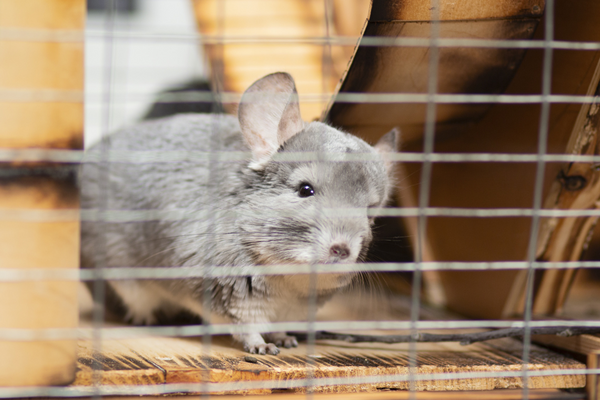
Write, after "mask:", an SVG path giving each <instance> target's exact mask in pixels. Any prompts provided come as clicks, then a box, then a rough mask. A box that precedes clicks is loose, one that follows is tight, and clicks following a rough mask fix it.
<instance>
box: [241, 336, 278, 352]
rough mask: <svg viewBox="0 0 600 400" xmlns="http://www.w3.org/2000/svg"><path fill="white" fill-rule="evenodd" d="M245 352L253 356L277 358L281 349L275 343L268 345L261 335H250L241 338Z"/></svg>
mask: <svg viewBox="0 0 600 400" xmlns="http://www.w3.org/2000/svg"><path fill="white" fill-rule="evenodd" d="M241 341H242V343H243V344H244V350H246V351H247V352H248V353H252V354H271V355H274V356H276V355H277V354H279V349H278V348H277V346H275V344H273V343H266V342H265V340H264V339H263V337H262V336H261V334H260V333H250V334H246V335H244V336H243V337H241Z"/></svg>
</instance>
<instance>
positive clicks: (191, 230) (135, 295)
mask: <svg viewBox="0 0 600 400" xmlns="http://www.w3.org/2000/svg"><path fill="white" fill-rule="evenodd" d="M398 136H399V134H398V132H397V131H396V130H393V131H391V132H389V133H388V134H386V135H385V136H384V137H383V138H382V139H381V140H380V141H379V142H378V143H377V144H376V145H375V146H370V145H369V144H367V143H366V142H364V141H363V140H361V139H359V138H357V137H355V136H352V135H350V134H348V133H345V132H342V131H340V130H337V129H334V128H332V127H331V126H328V125H326V124H324V123H321V122H310V123H306V122H304V121H303V120H302V118H301V116H300V109H299V105H298V95H297V92H296V87H295V84H294V80H293V79H292V77H291V76H290V75H288V74H286V73H274V74H271V75H267V76H265V77H264V78H262V79H260V80H258V81H256V82H255V83H254V84H253V85H252V86H250V87H249V88H248V89H247V90H246V92H245V93H244V95H243V96H242V99H241V102H240V104H239V108H238V117H237V118H236V117H235V116H232V115H225V114H180V115H176V116H172V117H168V118H163V119H158V120H151V121H145V122H141V123H139V124H137V125H135V126H132V127H129V128H126V129H123V130H121V131H118V132H116V133H114V134H112V135H110V136H108V137H107V138H105V139H104V140H103V141H102V142H101V143H100V144H98V145H96V146H93V147H92V148H91V149H90V150H89V152H88V157H89V156H95V159H98V156H101V155H102V154H105V155H106V154H114V153H118V152H122V153H123V152H128V151H135V152H136V153H135V154H141V155H143V154H150V153H144V152H154V154H156V153H159V154H161V155H165V157H166V158H168V155H169V154H179V155H182V154H188V155H190V156H189V157H188V158H187V159H184V160H181V159H179V160H177V161H169V160H168V159H165V160H162V161H160V160H155V161H148V160H146V161H145V162H118V161H116V162H111V163H110V164H103V163H98V162H84V163H83V165H82V168H81V171H80V184H81V196H82V209H84V210H85V209H96V210H109V211H111V210H112V211H122V210H126V211H129V212H131V211H141V210H146V211H148V210H160V211H161V212H163V213H167V214H168V213H169V212H173V213H175V214H177V212H180V213H181V212H188V213H189V215H190V217H189V218H170V217H168V216H167V217H164V216H163V217H158V216H157V217H151V216H146V217H145V218H140V219H142V220H140V221H137V220H136V221H129V222H116V221H115V222H111V220H110V218H103V219H99V220H98V221H93V220H86V221H84V222H83V223H82V265H83V266H84V267H86V268H93V267H94V266H95V265H101V266H104V267H107V268H111V267H169V268H182V267H203V271H205V277H204V278H199V277H198V275H196V277H190V278H185V279H184V278H176V279H175V278H172V279H145V280H134V279H125V280H112V281H109V282H108V286H109V288H108V289H109V291H110V292H111V293H114V294H116V296H117V297H118V298H119V299H120V303H121V305H122V306H124V308H125V311H126V317H127V319H128V320H129V321H130V322H133V323H136V324H153V323H155V322H156V316H157V315H158V314H159V313H160V314H161V315H164V314H166V315H169V314H174V313H176V312H180V311H181V310H186V311H187V312H191V313H192V314H194V315H197V316H203V317H204V318H205V319H209V320H210V321H211V322H213V323H220V322H229V323H234V324H240V325H244V324H254V325H252V326H254V327H256V326H260V325H261V324H268V323H270V322H276V321H281V320H286V319H289V318H292V319H293V320H299V319H302V318H306V315H307V309H308V304H309V299H310V297H311V296H312V295H314V296H315V298H316V303H317V304H321V303H322V302H323V301H325V300H326V299H327V298H328V297H330V296H331V295H332V294H333V293H334V292H335V291H337V290H339V289H341V288H343V287H346V286H348V285H349V284H350V283H351V282H352V280H353V278H354V277H356V276H357V274H358V273H359V269H356V271H354V269H353V268H351V267H349V268H346V270H350V271H354V272H328V273H318V274H317V275H312V278H311V275H310V274H306V273H303V274H302V273H299V274H290V273H289V271H290V269H289V267H292V269H291V270H292V271H293V266H294V265H300V264H302V265H305V266H306V265H315V264H342V263H346V264H355V263H357V262H358V261H361V260H363V259H364V256H365V254H366V252H367V249H368V246H369V243H370V242H371V240H372V232H371V226H372V224H373V218H372V217H370V215H369V213H368V210H369V209H377V208H380V207H383V206H384V205H385V204H386V201H387V200H388V197H389V195H390V192H391V190H392V180H393V176H392V175H393V174H392V170H393V168H392V166H393V163H392V162H390V161H389V160H388V157H387V155H389V154H390V153H391V152H394V151H395V149H396V147H397V143H398V140H399V139H398ZM198 152H199V153H202V154H208V155H207V157H204V158H200V157H193V154H198ZM232 152H233V153H232ZM244 152H245V153H244ZM94 153H95V154H94ZM228 154H229V155H231V154H242V155H243V154H248V156H247V157H246V158H245V159H243V157H242V158H237V159H235V158H229V159H227V157H226V156H227V155H228ZM302 155H312V159H311V158H310V157H308V158H305V161H303V160H302V157H301V156H302ZM285 156H292V158H293V159H292V160H290V159H288V160H287V161H286V160H285ZM334 156H335V157H337V161H333V160H331V159H332V158H333V157H334ZM353 156H354V158H352V157H353ZM328 157H329V159H330V160H328ZM351 158H352V159H351ZM90 159H91V158H90ZM341 159H343V160H342V161H340V160H341ZM335 210H338V212H337V213H335V212H334V213H332V211H335ZM340 210H342V212H339V211H340ZM343 210H349V211H343ZM148 212H149V211H148ZM107 213H108V211H107ZM106 215H109V214H106ZM261 265H278V266H281V268H288V269H287V272H288V274H283V273H282V274H277V275H264V274H258V273H257V271H259V270H260V266H261ZM223 267H238V268H239V269H240V270H241V271H242V274H239V273H238V274H235V276H231V275H230V276H224V274H217V273H218V271H219V268H223ZM304 271H306V269H304ZM211 274H212V275H219V276H213V277H210V275H211ZM241 275H243V276H241ZM207 290H208V294H206V293H207V292H206V291H207ZM207 304H208V305H209V306H210V310H205V309H203V308H205V307H203V306H204V305H207ZM252 326H245V327H244V328H243V329H242V333H238V334H235V335H234V337H235V338H236V339H237V340H239V341H241V342H242V344H243V347H244V349H245V350H246V351H248V352H250V353H258V354H278V353H279V349H278V347H277V346H284V347H291V346H297V341H296V338H295V337H293V336H289V335H287V334H286V333H285V332H262V331H260V330H259V329H258V328H253V327H252Z"/></svg>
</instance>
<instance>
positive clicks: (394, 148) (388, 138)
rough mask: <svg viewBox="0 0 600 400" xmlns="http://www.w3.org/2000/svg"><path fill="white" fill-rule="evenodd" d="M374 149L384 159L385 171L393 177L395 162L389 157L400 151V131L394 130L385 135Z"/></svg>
mask: <svg viewBox="0 0 600 400" xmlns="http://www.w3.org/2000/svg"><path fill="white" fill-rule="evenodd" d="M373 147H374V148H375V150H377V152H378V153H379V154H381V156H382V157H383V161H384V163H385V169H386V170H387V172H388V175H391V174H392V173H393V170H394V162H393V161H392V160H391V159H390V157H388V156H389V154H391V153H396V152H398V151H400V129H398V128H394V129H392V130H391V131H389V132H388V133H386V134H385V135H383V136H382V137H381V139H379V141H378V142H377V144H375V146H373Z"/></svg>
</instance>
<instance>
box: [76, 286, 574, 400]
mask: <svg viewBox="0 0 600 400" xmlns="http://www.w3.org/2000/svg"><path fill="white" fill-rule="evenodd" d="M353 302H356V303H359V304H353ZM373 304H375V305H378V306H377V307H375V309H373V308H371V310H370V311H369V310H368V308H369V307H367V308H365V307H364V302H363V301H361V300H356V297H355V296H342V297H340V298H338V299H337V301H334V302H332V303H331V304H329V305H327V306H326V307H325V309H324V310H323V312H322V313H321V319H328V320H331V319H345V318H349V317H357V316H360V315H362V317H363V319H371V320H381V319H388V320H390V319H396V320H398V319H406V316H407V311H408V307H407V305H408V302H407V301H405V300H403V299H386V300H385V301H375V302H374V303H373ZM382 304H387V305H388V306H387V307H383V306H381V305H382ZM343 310H351V311H352V312H351V313H349V312H347V311H343ZM352 313H354V315H351V314H352ZM386 316H387V318H386ZM444 316H445V317H444ZM443 318H445V319H447V318H452V316H449V315H447V314H445V313H439V312H437V311H435V310H433V311H432V310H424V312H423V315H422V319H443ZM354 319H360V318H354ZM84 323H85V321H84ZM379 333H383V332H379ZM387 333H391V332H389V331H388V332H387ZM207 350H208V352H207V351H206V350H205V347H204V346H203V344H202V338H158V337H140V338H134V339H121V340H105V341H103V342H102V343H101V351H100V352H95V351H94V348H93V345H92V343H91V342H85V341H82V342H80V343H79V365H78V367H79V370H78V372H77V378H76V381H75V382H74V383H73V386H88V385H92V384H93V383H94V382H95V379H99V381H100V382H101V384H102V385H110V386H111V388H112V389H113V392H115V394H119V393H121V392H120V391H119V390H116V391H115V390H114V389H117V388H118V387H119V386H122V387H123V392H122V393H121V394H128V393H131V392H130V389H129V388H126V386H130V385H164V384H182V383H183V384H186V383H187V384H198V386H197V391H198V392H200V391H210V392H212V393H236V394H267V393H279V392H282V388H285V389H284V390H283V391H285V392H286V393H290V392H304V391H305V387H304V383H303V382H302V381H298V380H305V379H306V378H307V377H309V376H307V366H308V365H311V366H312V368H313V370H312V371H313V372H312V374H313V375H312V376H313V377H314V378H315V379H316V381H314V383H315V386H314V391H315V392H316V393H350V392H381V391H389V390H397V389H400V390H407V389H409V388H410V384H411V382H410V381H409V380H408V376H409V374H408V368H409V355H410V350H409V345H408V344H395V345H387V344H375V343H367V344H347V343H341V342H334V341H320V342H318V344H317V345H316V346H315V347H314V349H311V350H309V349H308V347H307V346H306V345H305V344H301V345H300V347H298V348H295V349H282V351H281V353H280V354H279V355H278V356H250V355H249V354H247V353H245V352H244V351H243V350H242V349H241V348H240V346H239V344H236V343H234V342H233V341H232V339H231V338H230V337H228V336H220V337H215V338H214V339H213V342H212V344H211V345H210V348H209V349H207ZM521 355H522V345H521V343H520V342H519V341H517V340H514V339H499V340H494V341H490V342H487V343H477V344H472V345H469V346H461V345H460V344H458V343H423V344H419V345H418V346H417V366H418V368H417V370H416V371H415V375H413V376H414V378H415V379H414V381H413V384H414V389H416V390H419V391H474V390H477V391H484V390H485V391H487V390H494V389H519V388H522V387H523V381H522V378H521V376H520V371H521V370H522V357H521ZM94 365H96V366H97V367H96V368H98V366H99V367H100V368H101V374H99V376H97V377H94V370H93V368H94ZM584 368H585V365H584V364H581V363H579V362H577V361H575V360H573V359H570V358H568V357H565V356H562V355H559V354H557V353H554V352H552V351H549V350H546V349H543V348H541V347H537V346H533V347H532V352H531V356H530V360H529V364H528V369H529V370H531V371H556V374H550V375H547V376H540V377H530V380H529V388H531V389H555V388H581V387H583V386H584V385H585V375H580V374H578V375H563V374H562V373H561V372H560V371H561V370H568V369H584ZM438 373H461V375H462V376H461V377H460V379H448V378H447V377H444V378H446V379H430V378H431V377H426V376H425V375H428V374H438ZM482 373H483V374H484V373H490V374H489V376H478V374H479V375H481V374H482ZM502 373H505V374H506V373H508V374H511V375H512V376H500V375H498V374H502ZM494 374H496V375H494ZM390 376H391V378H390ZM328 378H333V380H335V379H338V381H337V382H332V381H330V382H329V384H327V382H326V383H325V384H323V383H322V382H321V383H319V381H318V380H319V379H328ZM201 382H210V383H211V384H221V383H222V384H231V383H239V382H252V384H254V385H255V386H253V387H252V388H247V387H246V388H238V390H235V388H230V389H229V390H224V388H223V387H222V386H218V385H212V386H210V387H208V386H206V385H205V386H202V385H201V384H200V383H201ZM162 387H163V386H157V388H162ZM194 391H195V389H194ZM517 392H518V391H514V393H517ZM480 393H482V394H483V392H480ZM494 393H498V392H494ZM510 393H512V392H510ZM532 393H534V392H532ZM544 393H545V394H552V393H555V392H553V391H545V392H544ZM556 393H559V392H556ZM556 393H555V394H556ZM560 393H562V392H560ZM563 394H564V393H563ZM397 398H404V397H397ZM486 398H487V397H486ZM492 398H494V397H492ZM507 398H508V397H507ZM548 398H553V397H548ZM570 398H573V397H570ZM577 398H580V397H577Z"/></svg>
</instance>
